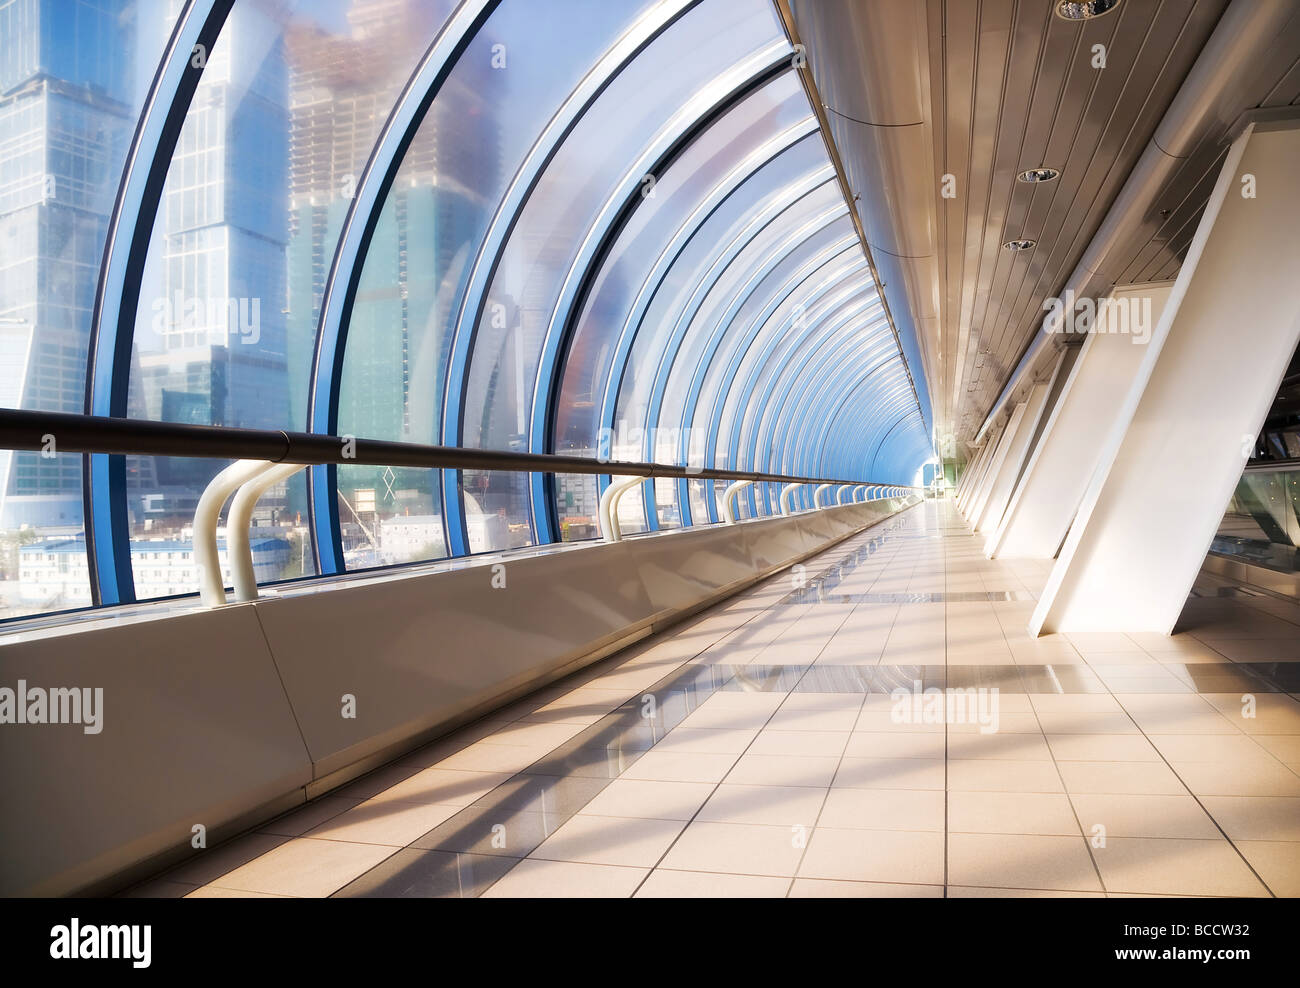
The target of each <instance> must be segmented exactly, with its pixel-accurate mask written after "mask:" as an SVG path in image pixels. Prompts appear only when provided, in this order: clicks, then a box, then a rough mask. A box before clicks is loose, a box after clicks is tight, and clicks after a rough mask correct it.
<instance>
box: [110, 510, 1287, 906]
mask: <svg viewBox="0 0 1300 988" xmlns="http://www.w3.org/2000/svg"><path fill="white" fill-rule="evenodd" d="M980 545H981V542H980V541H979V540H976V539H974V538H972V537H971V536H970V534H969V532H968V531H967V529H966V528H965V526H964V525H963V524H962V522H961V520H960V518H959V517H958V516H957V514H956V512H955V511H954V510H953V509H952V508H951V507H950V506H949V505H948V504H945V503H934V502H929V503H926V504H923V505H921V506H919V507H917V508H914V509H912V510H910V511H908V512H906V513H905V514H903V515H901V516H899V517H898V518H895V519H893V520H891V521H889V522H887V523H885V524H884V525H881V526H878V527H876V528H874V529H871V530H870V531H868V532H866V533H864V534H863V535H861V536H858V537H856V538H854V539H851V540H849V541H847V542H844V543H841V544H840V545H839V546H837V547H835V548H834V549H832V550H830V551H828V552H826V553H824V554H822V555H821V556H819V557H817V558H816V559H813V560H809V561H808V562H807V563H805V565H804V567H803V569H802V570H799V569H796V570H792V571H786V572H784V573H781V574H779V575H777V576H776V577H773V578H772V579H770V580H768V581H766V582H765V583H764V584H762V585H760V586H758V587H756V588H754V589H752V590H750V591H749V592H747V593H745V594H743V595H741V596H738V597H735V598H732V599H731V600H729V601H727V602H726V603H724V604H722V605H719V606H718V607H716V608H714V609H712V610H710V611H708V612H706V613H704V614H703V615H701V616H699V617H697V618H696V619H694V620H692V621H690V622H689V623H686V624H683V625H679V626H678V627H676V628H674V629H671V630H670V631H669V632H667V633H665V634H664V635H661V636H658V637H656V638H654V639H651V640H649V641H647V642H645V643H642V644H641V645H639V646H637V647H635V648H632V649H629V650H627V651H625V652H622V653H620V654H619V655H617V656H614V657H612V658H610V659H607V660H605V661H603V662H601V663H598V664H597V665H595V666H592V667H589V668H588V669H586V670H584V671H583V672H581V673H580V674H578V675H576V676H574V677H571V678H570V679H569V680H566V681H565V682H563V683H561V684H559V685H557V686H555V687H552V688H549V689H545V690H542V691H540V692H539V693H537V694H534V695H533V696H530V697H528V698H527V699H524V700H521V701H519V702H517V703H515V704H513V705H512V706H510V707H509V708H507V709H503V710H500V711H498V712H497V713H496V714H494V715H493V716H491V717H489V718H487V719H485V720H483V721H480V722H478V723H476V724H474V725H471V726H470V727H467V728H465V729H463V730H461V731H459V732H458V733H457V734H456V735H454V736H452V737H449V738H445V739H443V740H440V741H438V742H436V743H434V744H432V745H430V746H428V747H426V748H424V749H422V750H420V751H417V752H415V753H414V754H412V755H409V756H407V757H406V758H403V759H402V760H400V761H398V762H396V763H394V764H392V765H390V766H387V767H385V768H382V769H379V770H378V771H376V772H373V773H371V774H370V775H368V776H366V777H364V778H362V779H360V780H358V781H357V782H354V783H352V784H351V785H349V786H347V787H345V788H343V789H341V790H339V791H338V792H336V793H335V794H333V795H330V796H327V797H324V798H322V799H319V800H316V801H315V802H313V803H311V804H309V805H307V806H305V807H303V808H301V809H298V810H296V811H294V812H292V813H290V814H288V815H286V816H284V817H281V818H280V819H278V820H276V821H273V822H272V823H270V824H267V825H266V826H265V827H263V828H261V830H260V831H258V832H257V833H254V834H250V835H246V836H245V837H243V838H240V839H238V840H236V841H234V842H231V843H229V844H227V845H225V846H222V847H218V848H215V849H213V850H212V851H210V852H208V853H206V854H205V855H204V856H202V857H200V858H199V859H196V860H194V861H192V862H189V863H187V864H185V865H183V866H181V867H179V868H176V869H174V870H173V871H172V872H170V873H169V874H166V875H164V876H162V877H161V878H159V879H156V880H154V881H152V882H150V883H147V884H146V885H143V886H140V887H139V888H137V889H136V890H134V894H138V895H190V896H244V895H289V896H325V895H342V896H375V895H379V896H411V897H423V896H475V895H486V896H566V895H582V896H634V895H635V896H642V897H645V896H700V895H702V896H793V897H809V896H944V895H951V896H1006V895H1069V896H1102V895H1121V896H1123V895H1195V896H1268V895H1275V896H1297V895H1300V775H1298V774H1297V773H1300V702H1297V696H1296V694H1298V693H1300V606H1297V605H1295V604H1290V603H1287V602H1284V601H1281V600H1279V599H1276V598H1273V597H1270V596H1267V595H1261V594H1256V593H1253V592H1251V591H1249V590H1243V589H1241V588H1234V587H1233V586H1231V585H1229V584H1228V583H1226V582H1225V581H1222V580H1220V579H1217V578H1213V577H1208V576H1204V577H1202V579H1201V580H1200V581H1198V584H1197V589H1196V590H1195V591H1194V594H1193V597H1192V598H1191V599H1190V600H1189V602H1188V606H1187V609H1186V611H1185V612H1184V617H1183V623H1184V625H1185V626H1186V631H1184V632H1182V633H1180V634H1178V635H1175V636H1173V637H1164V636H1159V635H1119V634H1105V635H1063V636H1062V635H1053V636H1048V637H1045V638H1040V639H1037V640H1035V639H1031V638H1029V637H1028V636H1027V635H1026V634H1025V630H1024V629H1025V625H1026V623H1027V621H1028V618H1029V613H1030V611H1031V610H1032V608H1033V606H1034V594H1035V591H1036V590H1037V589H1038V588H1039V586H1041V584H1042V582H1043V581H1044V580H1045V578H1046V575H1047V570H1048V567H1047V565H1046V564H1043V563H1017V562H1002V561H997V562H990V561H988V560H985V559H984V558H983V556H982V554H981V552H980ZM898 690H901V691H903V693H902V694H901V695H900V694H899V693H896V692H895V691H898ZM927 690H928V691H930V692H928V693H927V692H925V691H927ZM954 690H960V691H962V692H961V693H955V692H952V691H954ZM918 691H919V692H918Z"/></svg>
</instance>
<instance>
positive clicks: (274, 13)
mask: <svg viewBox="0 0 1300 988" xmlns="http://www.w3.org/2000/svg"><path fill="white" fill-rule="evenodd" d="M453 7H454V3H453V0H394V2H389V3H384V4H377V3H356V2H354V0H287V2H281V3H269V2H257V0H254V2H247V0H243V2H238V3H236V4H235V5H234V7H233V8H232V10H231V13H230V15H229V17H228V18H227V20H226V23H225V25H224V26H223V28H222V30H221V33H220V35H219V36H218V38H217V40H216V43H215V44H214V45H213V46H212V50H211V52H210V53H206V54H204V55H202V56H199V57H202V58H203V59H204V61H205V65H204V68H203V75H202V77H201V80H200V82H199V86H198V89H197V91H196V92H195V94H194V98H193V101H192V103H191V105H190V108H189V112H188V113H187V115H186V117H185V122H184V125H183V126H182V128H181V132H180V136H179V139H178V141H177V145H176V150H175V153H174V155H173V157H172V161H171V167H170V169H169V171H168V174H167V182H166V186H165V187H164V190H163V197H162V202H161V204H160V206H159V210H158V215H157V219H156V221H155V224H154V229H153V235H152V238H151V240H150V244H149V254H148V259H147V262H146V265H145V270H144V275H143V278H142V282H141V287H140V301H139V310H138V313H137V316H136V323H135V327H134V337H133V348H132V357H131V380H130V393H129V397H128V412H129V414H130V415H131V416H132V417H138V418H148V419H156V420H163V421H169V422H185V423H190V424H198V425H224V426H236V427H243V428H261V429H298V430H301V429H303V428H304V427H305V425H306V410H307V379H308V374H309V371H310V367H311V361H312V353H313V350H314V347H315V338H316V321H317V317H318V315H319V311H320V303H321V295H322V291H323V287H324V283H325V277H326V275H327V274H328V272H329V267H330V263H331V260H332V257H333V253H334V247H335V244H336V243H337V241H338V236H339V231H340V229H341V226H342V223H343V218H344V216H345V215H346V213H347V209H348V205H349V202H350V200H351V198H352V196H353V194H354V192H355V189H356V183H357V180H358V178H359V176H360V175H361V173H362V171H363V169H364V168H365V165H366V161H367V160H368V158H369V156H370V153H371V149H372V148H373V146H374V144H375V141H376V139H377V137H378V134H379V131H380V128H381V127H382V126H383V123H384V121H385V119H386V118H387V115H388V112H389V110H390V109H391V107H392V106H393V104H394V102H395V101H396V99H397V96H398V94H399V93H400V92H401V91H402V88H403V86H404V85H405V84H406V81H407V79H408V78H409V77H410V74H411V72H412V70H413V69H414V67H415V64H416V62H417V60H418V59H419V57H420V56H421V55H422V54H423V53H424V51H425V49H426V48H427V46H428V44H429V41H430V39H431V38H432V37H434V36H435V35H436V34H437V32H438V30H439V29H440V28H441V27H442V24H443V22H444V20H445V19H446V17H447V15H448V14H449V13H450V11H451V10H452V9H453ZM223 466H225V464H224V463H219V462H213V461H206V460H194V459H186V458H179V457H149V458H135V457H133V458H131V459H129V460H128V466H127V483H128V493H129V495H130V497H129V502H128V503H129V505H130V511H131V535H132V542H133V549H132V557H131V558H132V569H133V571H134V574H135V584H136V587H135V589H136V596H137V598H145V597H154V596H168V595H172V594H177V593H185V592H189V591H193V590H195V589H197V587H198V571H197V569H196V568H195V566H194V562H193V559H192V551H191V549H192V547H191V545H190V542H189V535H188V529H189V525H190V522H191V520H192V518H193V514H194V508H195V506H196V505H197V503H198V498H199V495H200V494H202V492H203V489H204V487H205V486H206V485H207V483H208V481H209V480H211V478H212V477H213V476H214V475H215V474H216V472H217V471H218V470H220V469H221V468H222V467H223ZM360 502H361V499H360V498H359V497H356V496H355V495H354V498H353V501H352V503H351V504H350V505H349V507H350V508H351V512H350V513H349V512H346V511H345V514H346V515H347V517H348V521H349V523H351V524H352V526H353V527H352V528H351V529H350V533H349V534H352V535H354V536H355V538H356V539H357V541H358V542H361V543H365V542H367V541H369V540H370V539H371V538H372V536H373V532H374V527H375V525H374V521H373V519H370V518H367V517H366V515H365V508H366V505H365V504H364V503H360ZM306 516H307V505H306V479H305V474H298V475H297V476H295V477H294V478H292V479H291V480H289V481H287V482H285V483H283V484H281V485H278V486H277V488H275V489H273V490H272V491H270V492H268V493H267V494H266V495H265V496H264V497H263V498H262V500H261V501H260V502H259V504H258V508H257V516H256V517H255V519H254V524H255V526H256V527H257V528H258V529H259V533H258V534H259V536H260V538H259V539H257V540H256V542H255V553H254V566H255V570H256V572H257V575H258V579H259V580H260V581H269V580H275V579H284V578H290V577H294V576H301V575H308V574H310V573H312V572H313V571H314V568H313V557H312V553H311V552H310V550H309V543H310V541H311V536H310V533H309V531H308V529H307V527H306ZM222 553H223V556H224V547H223V548H222ZM164 564H165V565H164Z"/></svg>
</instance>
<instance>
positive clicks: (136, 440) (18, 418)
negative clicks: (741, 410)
mask: <svg viewBox="0 0 1300 988" xmlns="http://www.w3.org/2000/svg"><path fill="white" fill-rule="evenodd" d="M0 449H21V450H35V451H43V452H50V453H54V454H57V453H107V454H115V455H125V456H177V457H188V458H197V459H219V460H220V459H229V460H265V461H267V462H271V463H304V464H323V463H335V464H348V465H353V466H393V467H425V468H430V469H448V470H500V471H506V472H518V473H558V474H565V473H568V474H588V475H591V474H596V475H609V476H632V477H674V478H687V479H692V480H733V481H734V480H749V481H754V482H762V483H777V484H792V483H793V484H822V485H827V486H841V485H853V486H856V485H859V484H863V483H871V482H870V481H864V480H862V479H861V478H857V479H852V480H841V479H833V478H828V477H798V476H790V475H789V474H780V473H757V472H754V471H747V470H719V469H715V468H709V467H690V466H675V465H669V464H664V463H638V462H631V461H618V460H602V459H597V458H594V457H584V456H565V455H562V454H558V453H513V452H508V451H501V450H488V449H467V448H463V447H457V446H431V445H425V444H422V443H404V442H391V441H386V440H380V439H357V438H355V437H352V436H327V435H320V434H315V433H305V432H285V431H282V430H278V429H235V428H229V427H226V426H213V425H186V424H182V423H176V422H153V421H148V420H144V419H125V418H109V417H106V416H99V415H74V414H69V413H66V412H40V411H28V410H21V409H7V408H6V409H0ZM889 486H891V487H893V488H895V489H899V485H896V484H893V485H889ZM906 489H908V490H920V489H921V488H917V487H909V488H906Z"/></svg>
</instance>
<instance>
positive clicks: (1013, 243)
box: [1002, 240, 1038, 250]
mask: <svg viewBox="0 0 1300 988" xmlns="http://www.w3.org/2000/svg"><path fill="white" fill-rule="evenodd" d="M1037 244H1038V241H1037V240H1008V241H1007V242H1006V243H1005V244H1003V245H1002V249H1003V250H1029V248H1030V247H1034V246H1036V245H1037Z"/></svg>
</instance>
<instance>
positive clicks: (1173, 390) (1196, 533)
mask: <svg viewBox="0 0 1300 988" xmlns="http://www.w3.org/2000/svg"><path fill="white" fill-rule="evenodd" d="M1298 123H1300V122H1297V121H1296V120H1289V121H1284V122H1280V121H1273V122H1269V123H1262V122H1257V123H1254V124H1251V125H1248V126H1247V127H1246V129H1245V131H1244V132H1243V133H1242V135H1241V136H1240V137H1239V138H1237V140H1236V141H1234V142H1233V144H1232V147H1231V148H1230V149H1229V151H1228V156H1227V159H1226V161H1225V162H1224V165H1223V170H1222V172H1221V173H1220V175H1219V180H1218V182H1217V183H1216V184H1215V187H1214V191H1213V193H1212V194H1211V196H1210V201H1209V203H1208V204H1207V205H1206V208H1205V212H1204V214H1203V216H1202V218H1201V222H1200V225H1199V226H1198V227H1197V230H1196V235H1195V236H1194V237H1193V239H1192V243H1191V247H1190V248H1189V249H1188V253H1187V257H1186V259H1185V260H1184V261H1183V266H1182V270H1181V271H1180V272H1179V274H1178V278H1177V280H1176V281H1175V282H1174V287H1173V290H1172V292H1171V293H1170V296H1169V301H1168V302H1167V304H1166V306H1165V311H1164V314H1163V316H1162V317H1161V319H1160V322H1159V323H1158V324H1157V326H1156V329H1155V332H1154V334H1153V336H1152V340H1151V343H1150V344H1149V345H1148V346H1147V348H1146V349H1147V351H1148V352H1147V353H1146V354H1145V356H1144V359H1143V361H1142V365H1141V367H1140V369H1139V373H1138V378H1137V380H1136V381H1135V382H1134V386H1133V387H1132V388H1131V389H1130V391H1129V393H1128V394H1127V395H1126V397H1125V400H1124V404H1123V406H1122V407H1121V409H1120V413H1119V415H1118V416H1117V421H1116V424H1115V427H1114V428H1113V429H1112V431H1111V434H1110V435H1109V436H1108V437H1107V440H1106V443H1105V446H1104V447H1103V452H1102V458H1101V461H1100V463H1099V465H1098V469H1097V471H1096V472H1095V473H1094V474H1093V478H1092V481H1091V483H1090V484H1089V485H1088V489H1087V491H1086V492H1085V494H1084V497H1083V499H1082V501H1081V503H1080V505H1079V513H1078V516H1077V518H1076V520H1075V522H1074V525H1073V526H1071V528H1070V534H1069V536H1068V537H1067V538H1066V541H1065V545H1064V547H1063V548H1062V549H1061V555H1060V558H1059V559H1058V560H1057V563H1056V565H1055V567H1054V568H1053V570H1052V574H1051V576H1050V578H1049V580H1048V584H1047V587H1046V588H1045V590H1044V591H1043V594H1042V597H1041V599H1040V600H1039V603H1038V607H1037V608H1036V609H1035V611H1034V615H1033V617H1032V618H1031V620H1030V625H1029V630H1030V633H1031V634H1038V633H1040V632H1043V631H1048V632H1052V631H1148V632H1162V633H1169V632H1171V631H1172V630H1173V629H1174V626H1175V624H1176V623H1177V621H1178V616H1179V614H1180V613H1181V612H1182V609H1183V605H1184V604H1185V602H1186V600H1187V595H1188V592H1189V591H1190V590H1191V588H1192V583H1193V581H1194V580H1195V579H1196V575H1197V573H1198V572H1199V570H1200V567H1201V564H1202V563H1203V562H1204V559H1205V554H1206V551H1207V550H1208V548H1209V545H1210V542H1211V540H1212V539H1213V538H1214V534H1215V532H1216V531H1217V529H1218V525H1219V522H1220V520H1221V519H1222V517H1223V511H1224V506H1225V505H1226V504H1227V503H1228V500H1229V498H1230V497H1231V496H1232V492H1233V489H1234V488H1235V486H1236V484H1237V482H1238V480H1239V478H1240V477H1241V472H1242V467H1243V466H1244V465H1245V463H1246V460H1247V457H1248V456H1249V453H1250V450H1251V448H1252V447H1253V445H1254V441H1255V436H1256V435H1257V433H1258V431H1259V428H1260V426H1261V425H1262V424H1263V421H1264V418H1265V416H1266V414H1267V413H1268V409H1269V406H1270V405H1271V404H1272V402H1273V398H1274V396H1275V395H1276V394H1277V389H1278V385H1279V383H1280V381H1281V378H1282V374H1283V371H1284V370H1285V368H1286V366H1287V364H1288V362H1289V360H1290V357H1291V354H1292V353H1293V352H1294V350H1295V347H1296V343H1297V340H1300V278H1298V277H1297V266H1296V259H1297V258H1300V196H1297V195H1296V194H1295V181H1296V175H1297V174H1300V129H1297V128H1298ZM1247 194H1250V195H1252V196H1253V197H1251V198H1248V197H1247Z"/></svg>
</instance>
